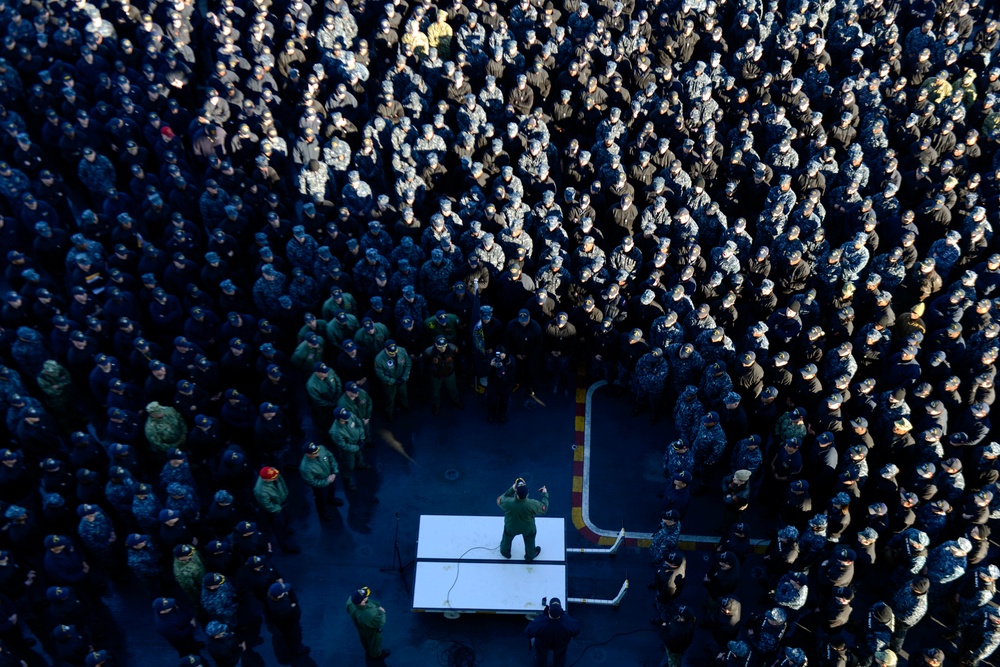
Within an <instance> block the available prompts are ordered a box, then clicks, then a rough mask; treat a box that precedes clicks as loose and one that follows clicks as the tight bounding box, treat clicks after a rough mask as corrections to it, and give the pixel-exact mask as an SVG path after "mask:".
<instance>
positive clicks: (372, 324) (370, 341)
mask: <svg viewBox="0 0 1000 667" xmlns="http://www.w3.org/2000/svg"><path fill="white" fill-rule="evenodd" d="M389 336H390V334H389V327H387V326H385V325H384V324H382V323H381V322H376V321H374V320H372V318H370V317H365V318H364V319H362V320H361V328H360V329H358V331H357V333H355V334H354V342H355V343H357V344H358V347H360V348H362V349H364V350H368V353H369V354H371V355H372V356H373V357H374V356H375V355H376V354H378V353H379V352H381V351H382V349H383V348H384V347H385V344H386V342H387V341H388V340H389Z"/></svg>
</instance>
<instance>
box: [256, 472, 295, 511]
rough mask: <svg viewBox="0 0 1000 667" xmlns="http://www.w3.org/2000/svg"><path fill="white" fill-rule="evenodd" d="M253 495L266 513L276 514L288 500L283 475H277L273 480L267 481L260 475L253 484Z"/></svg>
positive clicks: (286, 486)
mask: <svg viewBox="0 0 1000 667" xmlns="http://www.w3.org/2000/svg"><path fill="white" fill-rule="evenodd" d="M253 497H254V499H255V500H256V501H257V504H258V505H260V508H261V509H262V510H264V511H265V512H267V513H268V514H277V513H278V512H280V511H281V510H282V509H283V508H284V507H285V502H286V501H287V500H288V485H287V484H285V478H284V477H278V479H276V480H274V481H273V482H267V481H265V480H263V479H261V478H260V477H258V478H257V483H256V484H254V485H253Z"/></svg>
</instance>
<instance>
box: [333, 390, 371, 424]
mask: <svg viewBox="0 0 1000 667" xmlns="http://www.w3.org/2000/svg"><path fill="white" fill-rule="evenodd" d="M337 407H338V408H346V409H347V411H348V412H350V413H351V414H353V415H354V416H355V417H357V418H358V419H361V420H364V419H371V418H372V397H371V395H370V394H369V393H368V392H367V391H365V390H364V389H362V388H361V387H358V396H357V398H355V399H354V400H353V401H352V400H351V397H350V396H348V395H347V392H346V391H345V392H344V393H343V394H342V395H341V397H340V400H339V401H337Z"/></svg>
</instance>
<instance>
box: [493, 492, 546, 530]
mask: <svg viewBox="0 0 1000 667" xmlns="http://www.w3.org/2000/svg"><path fill="white" fill-rule="evenodd" d="M500 509H502V510H503V527H504V529H505V530H506V531H507V532H508V533H512V534H514V535H523V534H524V533H530V532H533V531H534V530H535V517H536V516H541V515H543V514H545V513H546V512H548V511H549V492H548V491H546V492H544V493H542V499H541V500H535V499H533V498H524V499H523V500H522V499H521V498H518V497H517V494H516V493H515V492H514V487H513V486H512V487H510V488H509V489H507V491H506V493H504V494H503V496H502V497H501V498H500Z"/></svg>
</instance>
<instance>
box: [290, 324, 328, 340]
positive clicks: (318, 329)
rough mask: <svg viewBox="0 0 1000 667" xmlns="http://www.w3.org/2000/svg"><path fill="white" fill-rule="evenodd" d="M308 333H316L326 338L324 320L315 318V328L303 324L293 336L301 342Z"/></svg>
mask: <svg viewBox="0 0 1000 667" xmlns="http://www.w3.org/2000/svg"><path fill="white" fill-rule="evenodd" d="M309 334H316V335H317V336H319V337H320V338H326V320H316V328H313V327H311V326H309V325H308V324H303V325H302V328H301V329H299V335H298V336H297V337H296V338H295V340H297V341H298V342H300V343H301V342H302V341H304V340H305V339H306V338H308V337H309Z"/></svg>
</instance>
